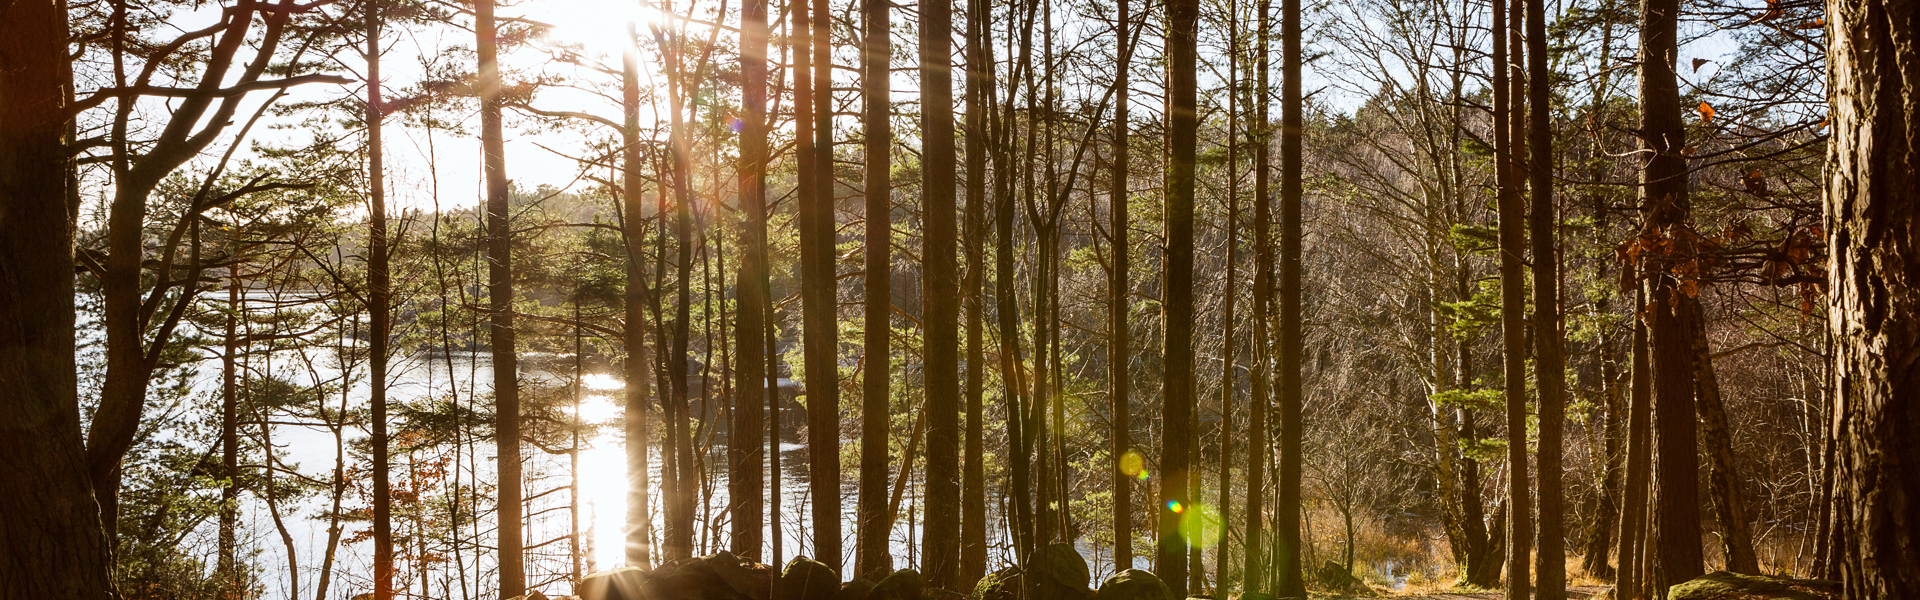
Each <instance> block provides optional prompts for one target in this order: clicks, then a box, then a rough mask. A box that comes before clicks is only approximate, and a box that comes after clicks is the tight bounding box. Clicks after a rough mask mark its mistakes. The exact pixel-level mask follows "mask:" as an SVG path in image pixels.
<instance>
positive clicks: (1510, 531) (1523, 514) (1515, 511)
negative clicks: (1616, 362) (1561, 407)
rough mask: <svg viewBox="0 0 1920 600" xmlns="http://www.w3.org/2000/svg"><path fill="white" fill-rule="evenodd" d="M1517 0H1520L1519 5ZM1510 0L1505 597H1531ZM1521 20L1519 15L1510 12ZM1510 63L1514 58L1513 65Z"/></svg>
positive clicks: (1498, 36)
mask: <svg viewBox="0 0 1920 600" xmlns="http://www.w3.org/2000/svg"><path fill="white" fill-rule="evenodd" d="M1518 1H1519V0H1515V3H1516V4H1517V3H1518ZM1508 16H1509V15H1508V14H1507V4H1506V3H1505V2H1503V1H1502V0H1495V1H1494V2H1493V31H1494V35H1493V65H1494V71H1493V88H1494V92H1493V94H1494V100H1493V121H1494V134H1493V136H1494V146H1495V151H1496V152H1497V153H1498V155H1499V156H1498V158H1497V159H1496V160H1495V162H1494V165H1495V166H1494V170H1495V176H1494V178H1495V179H1496V180H1497V181H1498V185H1499V202H1498V213H1499V214H1498V216H1499V226H1500V333H1501V358H1502V363H1501V364H1502V366H1503V369H1504V371H1503V381H1504V384H1505V396H1504V397H1505V399H1506V415H1507V475H1508V480H1507V498H1508V503H1509V507H1510V512H1509V513H1508V514H1510V515H1512V518H1510V519H1508V520H1507V543H1506V546H1507V572H1508V582H1507V595H1506V597H1507V599H1508V600H1526V599H1527V598H1528V597H1529V596H1530V595H1531V582H1530V581H1529V577H1528V574H1529V573H1531V572H1532V567H1531V566H1530V565H1529V559H1530V558H1531V555H1532V552H1531V547H1532V543H1533V533H1532V520H1533V507H1532V502H1531V500H1530V498H1531V496H1530V495H1531V493H1532V488H1531V485H1530V482H1529V481H1528V477H1527V349H1526V323H1525V318H1526V316H1525V311H1526V301H1527V300H1526V296H1525V294H1526V283H1525V281H1524V279H1525V275H1524V274H1523V272H1522V269H1524V268H1525V267H1524V265H1523V263H1524V259H1525V257H1524V253H1525V252H1526V250H1525V244H1526V225H1525V222H1524V219H1525V214H1526V205H1525V202H1526V200H1525V199H1524V198H1522V197H1521V195H1520V194H1521V190H1520V187H1521V184H1522V183H1523V177H1524V176H1523V175H1522V173H1521V172H1520V171H1519V168H1520V154H1519V152H1520V150H1519V148H1518V146H1520V145H1521V144H1520V137H1521V135H1522V132H1523V130H1524V127H1522V126H1521V125H1522V124H1523V123H1524V120H1523V118H1522V117H1521V116H1520V115H1521V112H1520V110H1519V109H1518V108H1517V107H1514V106H1513V104H1514V103H1515V101H1517V100H1519V99H1520V98H1521V97H1522V86H1523V84H1521V83H1519V82H1516V81H1514V80H1516V79H1519V78H1520V77H1519V73H1518V71H1519V69H1518V67H1517V65H1518V63H1519V60H1518V59H1519V58H1520V55H1521V54H1522V53H1521V51H1520V49H1519V48H1518V44H1517V43H1510V42H1509V40H1512V41H1515V42H1517V41H1518V40H1517V38H1518V35H1517V33H1515V34H1513V35H1507V34H1508V32H1509V31H1515V32H1517V30H1518V23H1517V22H1515V23H1512V24H1511V25H1510V24H1509V19H1508ZM1513 17H1514V19H1512V21H1518V20H1519V15H1513ZM1509 65H1516V66H1513V67H1510V66H1509Z"/></svg>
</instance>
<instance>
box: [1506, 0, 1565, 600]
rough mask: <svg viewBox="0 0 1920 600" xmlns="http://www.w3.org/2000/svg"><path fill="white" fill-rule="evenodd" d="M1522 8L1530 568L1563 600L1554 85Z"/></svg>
mask: <svg viewBox="0 0 1920 600" xmlns="http://www.w3.org/2000/svg"><path fill="white" fill-rule="evenodd" d="M1526 5H1527V8H1526V11H1527V15H1526V19H1527V79H1528V80H1529V83H1530V84H1531V85H1529V86H1527V94H1528V98H1527V109H1528V111H1529V117H1530V121H1531V123H1530V124H1529V125H1530V126H1529V127H1528V129H1527V134H1528V136H1529V143H1528V144H1527V146H1528V150H1530V151H1531V154H1530V158H1531V159H1530V161H1529V164H1528V165H1527V167H1528V168H1527V173H1528V175H1529V182H1530V185H1529V186H1528V190H1529V191H1530V192H1532V214H1531V225H1532V227H1531V229H1532V236H1533V237H1532V245H1533V307H1534V308H1533V311H1534V312H1533V315H1534V316H1533V332H1534V333H1533V339H1534V367H1535V369H1534V377H1535V381H1536V385H1535V387H1536V388H1538V389H1539V393H1540V452H1539V457H1538V460H1539V462H1540V464H1539V468H1540V490H1539V492H1540V515H1539V519H1540V526H1539V527H1540V531H1539V545H1538V551H1537V552H1536V553H1535V554H1536V559H1535V565H1536V566H1535V568H1534V569H1535V577H1536V578H1537V579H1538V580H1539V581H1538V582H1537V583H1538V585H1537V586H1536V587H1537V590H1538V594H1539V597H1540V600H1564V599H1565V598H1566V597H1567V561H1566V555H1567V549H1566V540H1567V538H1566V535H1565V534H1564V533H1563V528H1564V527H1565V523H1566V520H1565V512H1564V509H1563V508H1562V506H1561V492H1562V490H1561V477H1562V469H1561V455H1562V450H1561V448H1562V441H1561V432H1562V430H1563V429H1564V428H1565V426H1566V420H1567V418H1566V388H1567V382H1566V379H1567V370H1566V359H1565V357H1564V356H1563V354H1562V349H1561V344H1562V342H1563V341H1564V339H1565V336H1563V335H1562V333H1561V331H1560V273H1559V270H1560V256H1559V254H1558V253H1557V252H1556V248H1555V245H1554V240H1555V239H1556V238H1557V237H1558V236H1556V235H1555V217H1554V199H1553V185H1554V183H1553V167H1554V161H1553V115H1552V110H1553V104H1552V102H1553V97H1552V92H1553V91H1552V82H1553V80H1552V79H1551V77H1550V75H1549V74H1548V72H1547V61H1548V60H1549V57H1548V56H1547V16H1546V12H1547V11H1546V1H1545V0H1526ZM1515 252H1516V253H1517V252H1518V251H1517V250H1516V251H1515ZM1518 464H1525V462H1524V460H1523V461H1522V462H1520V463H1518ZM1519 521H1520V519H1515V522H1519ZM1516 573H1518V571H1516Z"/></svg>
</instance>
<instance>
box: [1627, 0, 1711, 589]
mask: <svg viewBox="0 0 1920 600" xmlns="http://www.w3.org/2000/svg"><path fill="white" fill-rule="evenodd" d="M1679 11H1680V6H1679V2H1678V0H1642V2H1641V15H1640V18H1641V23H1640V92H1639V93H1640V106H1641V111H1640V136H1641V138H1640V141H1641V147H1642V148H1643V149H1644V150H1645V151H1646V152H1647V154H1648V155H1649V158H1648V160H1647V162H1646V167H1645V168H1644V170H1642V171H1641V174H1640V181H1641V187H1640V199H1641V204H1642V206H1643V208H1644V209H1645V210H1646V211H1647V212H1646V215H1647V217H1646V221H1645V224H1644V227H1645V228H1646V230H1647V233H1650V234H1652V235H1653V236H1664V237H1667V238H1671V239H1674V240H1675V241H1676V242H1684V241H1685V240H1686V239H1688V238H1689V236H1690V233H1689V232H1688V230H1687V229H1686V222H1687V218H1688V213H1689V212H1690V204H1691V203H1690V201H1689V200H1688V196H1687V195H1688V191H1687V164H1686V157H1685V156H1684V155H1683V154H1682V152H1684V151H1685V148H1686V131H1685V128H1684V126H1683V125H1682V123H1681V121H1680V90H1679V87H1678V82H1677V75H1675V73H1674V61H1675V60H1677V58H1676V56H1677V55H1676V53H1677V52H1678V49H1677V46H1676V45H1675V44H1676V43H1677V37H1676V36H1677V27H1678V18H1679ZM1675 245H1676V246H1684V245H1686V244H1684V243H1676V244H1675ZM1652 260H1653V263H1652V265H1651V267H1652V268H1651V269H1650V270H1649V274H1648V278H1647V281H1646V287H1647V288H1648V289H1647V302H1648V304H1649V306H1648V308H1647V310H1646V312H1645V315H1646V316H1645V318H1646V319H1647V320H1648V321H1649V323H1648V325H1647V330H1648V331H1647V333H1648V344H1649V345H1650V346H1649V350H1650V352H1651V353H1652V356H1651V360H1652V364H1651V369H1652V376H1653V403H1654V404H1653V406H1654V415H1655V423H1654V426H1655V427H1656V428H1657V429H1658V431H1659V456H1660V463H1659V465H1660V467H1659V469H1660V470H1659V473H1658V477H1659V481H1660V499H1659V507H1658V516H1657V521H1656V522H1657V523H1658V524H1659V530H1660V532H1659V543H1658V544H1657V547H1658V548H1659V554H1660V561H1659V568H1658V569H1655V570H1654V572H1655V577H1654V579H1653V581H1654V583H1655V589H1657V590H1664V589H1665V588H1666V586H1670V585H1673V584H1677V583H1681V582H1684V581H1687V580H1689V579H1693V578H1694V577H1696V576H1699V575H1700V573H1701V570H1702V561H1701V557H1700V508H1699V494H1698V491H1697V490H1696V483H1695V481H1696V477H1697V474H1698V472H1699V469H1698V467H1697V466H1696V465H1697V458H1696V456H1697V454H1698V452H1699V445H1698V444H1697V443H1695V432H1694V427H1695V423H1694V409H1693V373H1692V371H1693V355H1692V343H1691V341H1690V338H1691V334H1692V332H1691V331H1689V330H1688V329H1687V327H1686V323H1685V322H1684V321H1683V320H1682V319H1684V318H1685V315H1684V314H1683V312H1684V309H1683V308H1681V306H1680V305H1681V304H1683V303H1685V302H1690V301H1692V298H1691V297H1690V296H1689V294H1688V293H1687V292H1685V291H1684V290H1683V286H1682V282H1681V281H1679V280H1678V279H1677V278H1678V277H1680V276H1679V275H1678V274H1676V273H1673V272H1672V271H1673V270H1674V267H1676V266H1678V263H1680V262H1682V261H1685V260H1688V257H1686V256H1684V252H1683V251H1677V252H1675V253H1674V254H1673V255H1666V256H1658V257H1652Z"/></svg>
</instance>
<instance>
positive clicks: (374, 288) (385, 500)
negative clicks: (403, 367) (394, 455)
mask: <svg viewBox="0 0 1920 600" xmlns="http://www.w3.org/2000/svg"><path fill="white" fill-rule="evenodd" d="M365 10H366V15H365V17H366V25H367V31H366V34H367V206H368V208H369V210H368V211H367V212H368V231H367V246H368V248H367V254H368V259H367V320H368V326H369V329H371V330H372V331H370V332H369V335H368V336H367V340H368V341H367V365H368V371H369V373H368V379H369V381H368V394H367V404H368V406H370V407H371V408H372V411H371V412H372V414H371V415H370V416H369V417H368V419H369V420H370V421H372V425H373V427H372V429H373V430H372V432H371V434H372V435H371V439H369V440H368V444H369V445H370V446H372V450H373V597H374V600H391V599H392V598H393V483H392V477H391V475H390V473H389V470H390V465H389V463H390V461H391V459H390V458H389V454H388V453H389V452H390V450H391V449H390V448H389V446H390V442H389V441H388V438H387V354H388V352H389V351H388V343H389V341H390V340H391V339H392V337H393V316H392V310H393V308H392V304H393V284H392V276H391V275H390V273H391V271H390V270H389V268H388V266H389V265H388V263H389V252H390V245H389V243H388V240H387V192H386V168H385V166H384V165H385V158H386V155H385V152H384V151H383V150H382V148H381V133H382V131H381V130H382V129H383V128H384V124H385V120H386V114H385V111H386V107H385V106H383V105H382V104H381V98H380V92H381V89H380V87H381V81H380V25H381V23H380V3H379V2H368V3H367V5H366V9H365ZM234 309H235V310H238V309H239V307H238V306H236V307H234ZM502 481H505V479H502Z"/></svg>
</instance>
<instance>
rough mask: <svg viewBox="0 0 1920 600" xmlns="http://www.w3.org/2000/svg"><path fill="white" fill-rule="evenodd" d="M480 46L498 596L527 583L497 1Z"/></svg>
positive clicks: (485, 13) (481, 25) (486, 1)
mask: <svg viewBox="0 0 1920 600" xmlns="http://www.w3.org/2000/svg"><path fill="white" fill-rule="evenodd" d="M474 9H475V10H474V14H475V17H474V35H475V38H476V41H475V47H476V48H478V49H479V58H480V147H481V153H482V155H483V161H482V162H483V165H482V170H483V171H484V172H485V175H486V185H487V301H488V307H487V310H488V313H489V314H490V318H489V326H488V331H487V333H488V338H489V339H490V340H492V345H493V399H494V451H495V453H496V454H495V457H496V461H497V463H496V464H497V466H496V468H495V472H496V473H498V474H499V482H500V484H499V490H500V491H499V498H498V501H497V505H498V509H497V511H498V519H497V520H498V523H497V533H498V534H499V541H498V546H497V547H498V548H499V549H500V588H499V589H500V597H501V598H512V597H514V596H518V595H520V594H521V593H524V592H525V591H526V589H527V575H526V569H525V565H524V564H523V562H522V546H523V544H524V543H525V542H524V540H523V539H522V538H521V534H520V521H521V513H522V508H521V501H520V497H521V494H520V372H519V366H518V356H517V355H516V354H515V353H514V346H513V343H514V328H513V258H512V253H513V238H512V230H511V227H510V225H509V224H508V221H509V219H510V218H511V213H510V212H509V210H510V208H509V206H508V190H507V156H506V149H505V147H506V137H505V133H504V132H503V131H502V129H501V123H500V117H501V115H500V109H501V106H502V104H503V102H502V100H501V97H500V92H501V88H502V83H501V81H500V66H499V59H498V56H499V48H498V47H496V41H497V40H498V32H497V29H496V28H495V25H494V16H493V11H494V5H493V0H481V1H480V2H476V3H475V4H474Z"/></svg>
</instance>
